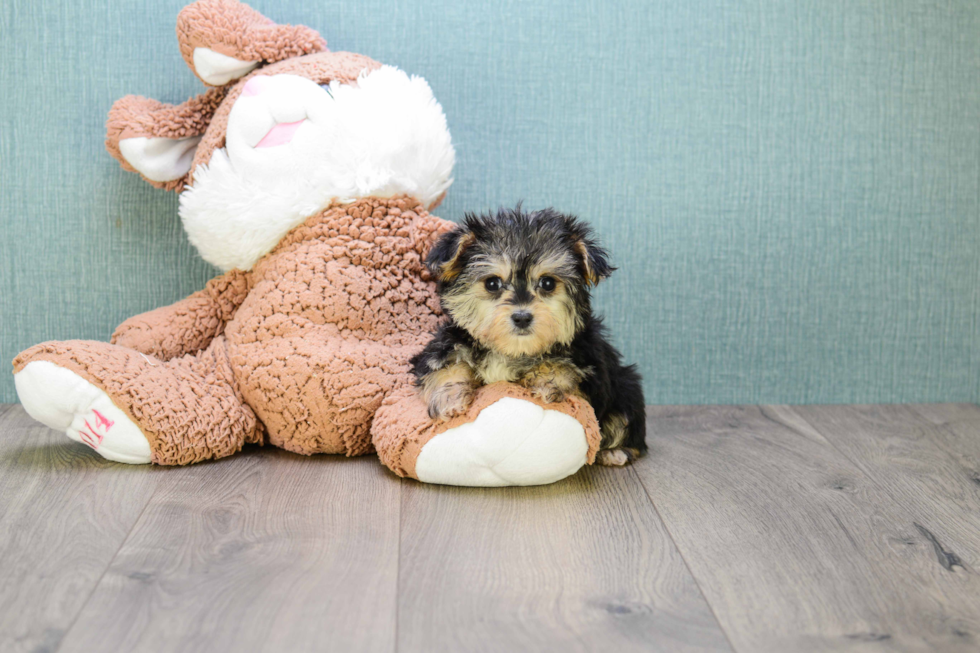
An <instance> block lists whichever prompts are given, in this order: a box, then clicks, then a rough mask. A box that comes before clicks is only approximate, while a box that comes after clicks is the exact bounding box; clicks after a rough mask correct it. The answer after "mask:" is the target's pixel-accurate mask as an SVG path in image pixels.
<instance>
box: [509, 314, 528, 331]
mask: <svg viewBox="0 0 980 653" xmlns="http://www.w3.org/2000/svg"><path fill="white" fill-rule="evenodd" d="M510 320H511V322H513V323H514V326H516V327H517V328H518V329H526V328H528V327H529V326H531V322H532V321H533V320H534V316H533V315H531V312H530V311H514V312H513V313H511V315H510Z"/></svg>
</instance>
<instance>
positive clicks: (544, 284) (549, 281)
mask: <svg viewBox="0 0 980 653" xmlns="http://www.w3.org/2000/svg"><path fill="white" fill-rule="evenodd" d="M556 285H557V282H556V281H555V279H554V277H541V278H540V279H538V288H540V289H541V290H543V291H545V292H551V291H552V290H554V289H555V286H556Z"/></svg>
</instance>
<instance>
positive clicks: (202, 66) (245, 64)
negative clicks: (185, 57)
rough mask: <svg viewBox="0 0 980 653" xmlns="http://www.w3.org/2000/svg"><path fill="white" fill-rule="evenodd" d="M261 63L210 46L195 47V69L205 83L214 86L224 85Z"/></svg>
mask: <svg viewBox="0 0 980 653" xmlns="http://www.w3.org/2000/svg"><path fill="white" fill-rule="evenodd" d="M259 63H260V62H258V61H242V60H241V59H236V58H234V57H229V56H228V55H226V54H221V53H220V52H215V51H214V50H211V49H209V48H194V70H195V71H197V76H198V77H200V78H201V79H202V80H204V83H205V84H211V85H212V86H224V85H225V84H227V83H228V82H230V81H231V80H233V79H238V78H239V77H241V76H243V75H246V74H247V73H249V72H251V71H252V70H254V69H255V67H256V66H258V65H259Z"/></svg>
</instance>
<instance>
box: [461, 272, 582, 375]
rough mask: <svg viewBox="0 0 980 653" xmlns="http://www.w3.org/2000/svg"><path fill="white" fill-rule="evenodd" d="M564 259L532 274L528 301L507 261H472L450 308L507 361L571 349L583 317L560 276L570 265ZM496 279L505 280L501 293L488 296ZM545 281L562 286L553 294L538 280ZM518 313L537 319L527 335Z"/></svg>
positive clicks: (472, 331)
mask: <svg viewBox="0 0 980 653" xmlns="http://www.w3.org/2000/svg"><path fill="white" fill-rule="evenodd" d="M564 258H565V257H563V256H556V257H554V258H549V259H547V260H545V261H541V262H540V263H538V264H537V265H535V266H534V267H533V268H532V269H531V270H530V271H529V275H528V279H527V280H526V286H527V287H528V288H529V289H530V290H529V293H530V296H529V297H528V296H525V297H524V301H521V298H520V297H518V293H517V291H516V290H515V286H516V283H517V280H516V279H515V278H514V276H515V271H514V268H513V265H512V263H511V262H510V261H509V260H508V259H507V258H506V257H504V256H494V257H487V258H485V259H483V260H479V261H474V262H471V263H470V265H469V266H467V268H466V269H465V271H463V275H464V276H465V283H460V284H457V286H456V287H455V288H454V289H453V291H452V292H451V293H449V294H447V295H446V297H445V298H444V300H445V301H444V303H445V306H446V309H447V310H448V311H449V313H450V315H452V317H453V319H454V320H455V321H456V322H457V323H458V324H459V325H460V326H461V327H463V328H464V329H466V330H467V331H468V332H469V333H470V334H472V335H473V337H474V338H476V339H477V340H478V341H479V342H481V343H482V344H483V345H485V346H486V347H488V348H490V349H493V350H494V351H499V352H501V353H503V354H506V355H508V356H535V355H538V354H541V353H544V352H546V351H547V350H549V349H551V347H553V346H554V345H555V344H559V343H560V344H568V343H569V342H571V341H572V338H574V337H575V332H576V331H577V329H578V328H579V327H580V326H581V325H580V321H581V318H580V316H579V315H578V314H577V312H576V311H575V303H574V301H573V300H572V298H571V297H569V296H568V294H567V292H566V285H565V284H564V283H563V282H562V281H561V280H560V278H559V276H558V275H559V274H560V273H561V272H563V265H567V263H566V262H565V260H564ZM494 276H496V277H499V278H500V279H501V280H502V281H503V287H502V289H501V291H500V292H498V293H492V292H490V291H488V290H487V289H486V287H485V285H484V284H485V281H486V280H487V279H488V278H491V277H494ZM545 276H549V277H552V278H554V279H555V280H556V281H557V284H556V287H555V289H554V290H553V291H551V292H543V291H542V290H541V289H540V288H538V282H539V280H540V279H541V277H545ZM528 300H529V301H528ZM517 310H522V311H527V312H529V313H531V315H532V317H533V320H532V322H531V326H530V328H529V330H528V332H527V333H520V332H519V330H518V329H517V328H516V327H515V326H514V323H513V321H512V320H511V316H512V315H513V314H514V312H515V311H517Z"/></svg>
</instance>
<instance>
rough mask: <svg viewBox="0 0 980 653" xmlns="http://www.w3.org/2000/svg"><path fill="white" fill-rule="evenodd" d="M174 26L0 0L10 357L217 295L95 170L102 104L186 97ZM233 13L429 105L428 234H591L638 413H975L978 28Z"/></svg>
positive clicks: (942, 6)
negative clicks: (602, 245) (421, 85)
mask: <svg viewBox="0 0 980 653" xmlns="http://www.w3.org/2000/svg"><path fill="white" fill-rule="evenodd" d="M182 4H183V3H182V2H180V1H161V0H152V1H150V0H139V1H135V0H127V1H126V2H122V1H118V0H117V1H114V2H108V1H106V0H73V1H72V2H67V1H64V2H53V1H51V0H4V1H3V3H2V10H0V11H2V14H0V21H2V22H0V35H2V38H0V56H2V58H0V94H2V97H3V100H2V105H0V112H2V114H0V219H2V221H3V237H2V238H0V354H2V358H3V359H4V360H10V359H11V358H12V357H13V356H14V355H15V354H16V353H17V352H18V351H19V350H20V349H22V348H24V347H27V346H29V345H31V344H33V343H36V342H40V341H42V340H48V339H67V338H98V339H107V338H108V336H109V334H110V332H111V330H112V328H113V326H114V325H115V324H116V323H118V322H120V321H121V320H123V319H124V318H126V317H127V316H129V315H132V314H135V313H137V312H140V311H144V310H147V309H150V308H154V307H156V306H159V305H162V304H167V303H170V302H173V301H175V300H177V299H179V298H181V297H183V296H185V295H187V294H189V293H191V292H193V291H194V290H197V289H198V288H200V287H201V286H202V285H203V284H204V283H205V281H206V280H207V279H208V278H210V276H211V275H212V274H213V273H214V271H213V270H212V269H211V268H209V267H208V265H206V264H205V263H203V262H202V261H201V260H199V258H198V257H197V255H196V253H195V252H194V250H193V249H192V248H191V247H190V246H189V245H188V243H187V240H186V237H185V236H184V234H183V232H182V231H181V228H180V224H179V221H178V218H177V200H176V197H175V196H173V195H170V194H167V193H164V192H162V191H158V190H154V189H153V188H150V187H149V186H147V185H144V184H143V183H142V182H141V181H140V180H139V179H138V178H137V177H136V176H135V175H131V174H128V173H124V172H122V171H121V170H120V169H119V167H118V166H117V164H116V163H115V162H114V161H112V160H111V159H110V158H109V156H108V154H106V153H105V151H104V149H103V144H102V139H103V121H104V119H105V114H106V112H107V110H108V109H109V107H110V105H111V104H112V102H113V100H115V99H116V98H118V97H120V96H122V95H125V94H127V93H137V94H143V95H148V96H152V97H156V98H159V99H162V100H166V101H171V102H177V101H182V100H184V99H185V98H187V97H188V96H189V95H191V94H194V93H197V92H198V91H199V90H200V88H201V87H200V84H199V82H197V81H196V79H195V78H194V77H193V76H192V75H191V73H190V72H189V71H188V70H187V69H186V68H185V66H184V63H183V61H182V60H181V58H180V56H179V54H178V51H177V43H176V39H175V37H174V21H175V17H176V14H177V11H178V10H179V9H180V7H181V6H182ZM253 6H255V7H256V8H257V9H259V10H260V11H262V12H264V13H266V14H267V15H269V16H270V17H272V18H274V19H277V20H279V21H280V22H298V23H305V24H308V25H311V26H313V27H316V28H318V29H319V30H320V31H321V32H322V33H323V35H324V36H325V37H326V38H327V41H328V42H329V44H330V46H331V48H332V49H335V50H353V51H356V52H362V53H364V54H368V55H370V56H372V57H374V58H376V59H379V60H381V61H383V62H386V63H391V64H395V65H398V66H400V67H402V68H404V69H406V70H408V71H410V72H413V73H418V74H421V75H423V76H425V77H426V78H427V79H428V80H429V82H430V83H431V85H432V87H433V88H434V90H435V92H436V96H437V97H438V98H440V100H441V101H442V103H443V106H444V107H445V110H446V114H447V116H448V118H449V123H450V127H451V129H452V132H453V136H454V139H455V142H456V147H457V149H458V166H457V173H456V183H455V185H454V186H453V187H452V189H451V190H450V194H449V198H448V199H447V201H446V202H445V204H444V205H443V206H442V207H441V208H440V210H439V213H440V214H441V215H442V216H444V217H447V218H449V219H459V218H460V217H461V216H462V214H463V212H464V211H467V210H479V209H484V208H487V207H491V206H496V205H498V204H507V205H511V204H513V203H514V202H516V201H517V200H518V199H519V198H524V199H525V200H526V205H527V206H530V207H541V206H545V205H549V204H554V205H556V206H558V207H560V208H562V209H567V210H569V211H573V212H576V213H578V214H580V215H581V216H582V217H585V218H587V219H589V220H591V221H592V222H593V223H594V224H595V225H596V226H597V228H598V230H599V232H600V233H601V234H602V236H603V237H604V239H605V242H606V244H607V245H608V246H609V248H610V249H611V250H612V252H613V253H614V256H615V259H616V262H617V263H618V265H619V267H620V270H619V271H618V272H617V273H616V274H614V275H613V277H612V278H611V279H610V280H609V281H608V282H606V284H604V286H602V287H600V289H599V291H598V299H597V303H598V305H599V307H600V308H601V309H602V310H603V311H604V312H605V313H606V315H607V316H608V322H609V324H610V326H611V327H612V331H613V333H614V334H615V339H616V341H617V343H618V344H619V345H620V346H621V347H622V349H623V350H624V351H625V353H626V355H627V357H628V358H630V359H632V360H635V361H638V362H639V363H640V366H641V368H642V371H643V373H644V375H645V377H646V390H647V393H648V400H649V401H650V403H712V402H717V403H723V402H726V403H727V402H820V403H825V402H898V401H954V400H955V401H976V400H977V399H978V398H980V263H978V261H980V259H978V254H980V205H978V194H980V3H977V2H975V1H974V0H963V1H960V2H938V1H935V0H931V1H929V2H919V1H915V0H847V1H843V0H833V1H830V0H784V1H778V0H753V1H748V0H747V1H745V2H737V1H735V0H684V1H683V2H681V1H667V0H658V1H657V2H646V1H642V0H639V1H632V2H604V1H601V0H547V1H546V0H504V1H502V2H492V3H491V2H488V3H486V4H481V3H476V2H461V1H459V0H444V1H438V2H428V3H426V2H422V3H418V4H416V3H410V2H395V1H393V0H358V2H350V1H348V0H344V1H342V2H341V1H339V0H323V1H317V2H309V1H303V0H283V1H280V2H276V1H274V0H254V2H253ZM12 400H15V395H14V392H13V383H12V380H11V377H10V376H9V375H4V376H0V401H12Z"/></svg>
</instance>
